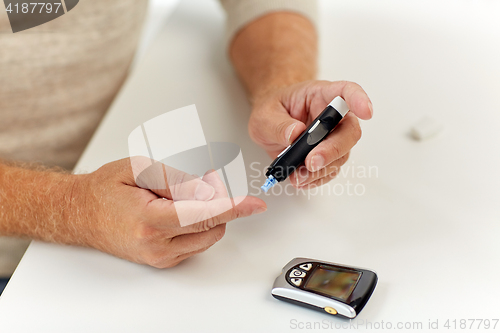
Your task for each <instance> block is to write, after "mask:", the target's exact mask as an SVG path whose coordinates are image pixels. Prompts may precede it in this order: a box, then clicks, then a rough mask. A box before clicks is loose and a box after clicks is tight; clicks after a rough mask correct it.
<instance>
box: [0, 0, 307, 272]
mask: <svg viewBox="0 0 500 333" xmlns="http://www.w3.org/2000/svg"><path fill="white" fill-rule="evenodd" d="M207 1H209V0H207ZM221 3H222V5H223V7H224V8H225V10H226V11H227V13H228V25H227V26H228V34H229V36H232V35H234V34H235V33H236V32H237V31H238V30H239V29H241V27H243V26H244V25H245V24H247V23H248V22H250V21H252V20H253V19H255V18H257V17H259V16H261V15H264V14H266V13H269V12H272V11H277V10H288V11H295V12H298V13H302V14H303V15H305V16H306V17H308V18H310V19H311V20H313V21H314V15H315V10H316V9H315V2H314V1H313V0H253V1H252V0H221ZM146 9H147V0H101V1H90V0H81V1H80V2H79V4H78V5H77V6H76V7H75V8H74V9H72V10H71V11H70V12H68V13H67V14H65V15H63V16H61V17H59V18H57V19H55V20H53V21H51V22H48V23H46V24H43V25H41V26H38V27H35V28H32V29H29V30H25V31H22V32H18V33H15V34H13V33H12V32H11V29H10V25H9V21H8V18H7V13H6V11H5V10H4V8H3V7H2V5H0V159H3V160H15V161H29V162H40V163H43V164H46V165H54V166H55V165H57V166H61V167H63V168H66V169H68V170H71V169H72V168H73V166H74V165H75V163H76V161H77V160H78V158H79V156H80V155H81V153H82V151H83V149H84V148H85V146H86V145H87V143H88V141H89V139H90V137H91V136H92V133H93V132H94V130H95V128H96V127H97V125H98V124H99V122H100V120H101V118H102V117H103V115H104V113H105V112H106V110H107V109H108V107H109V105H110V104H111V102H112V101H113V99H114V97H115V96H116V94H117V92H118V91H119V89H120V87H121V85H122V84H123V82H124V80H125V79H126V77H127V72H128V69H129V66H130V63H131V61H132V59H133V57H134V54H135V50H136V47H137V43H138V39H139V36H140V32H141V27H142V24H143V20H144V17H145V14H146ZM0 186H1V185H0ZM0 188H1V187H0ZM26 245H27V242H19V241H13V240H12V239H7V238H6V237H0V276H8V275H10V274H11V273H12V272H13V270H14V268H15V266H16V265H17V263H18V261H19V259H20V257H21V256H22V254H23V252H24V250H25V248H26Z"/></svg>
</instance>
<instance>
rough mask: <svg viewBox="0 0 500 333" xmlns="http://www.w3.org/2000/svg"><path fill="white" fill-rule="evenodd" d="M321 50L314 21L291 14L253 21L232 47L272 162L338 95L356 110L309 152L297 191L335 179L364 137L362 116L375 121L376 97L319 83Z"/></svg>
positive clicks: (253, 121)
mask: <svg viewBox="0 0 500 333" xmlns="http://www.w3.org/2000/svg"><path fill="white" fill-rule="evenodd" d="M317 49H318V48H317V34H316V29H315V27H314V25H313V24H312V22H310V21H309V20H308V19H307V18H305V17H304V16H301V15H299V14H296V13H293V12H288V11H283V12H272V13H269V14H267V15H264V16H262V17H259V18H257V19H256V20H254V21H252V22H251V23H250V24H248V25H247V26H245V27H244V28H243V29H241V30H240V31H239V32H238V34H236V36H235V37H234V38H233V40H232V42H231V45H230V49H229V53H230V56H231V60H232V61H233V64H234V67H235V69H236V71H237V72H238V74H239V76H240V78H241V80H242V81H243V83H244V84H245V87H246V89H247V91H248V94H249V97H250V100H251V101H252V104H253V111H252V115H251V117H250V122H249V124H248V128H249V132H250V136H251V137H252V139H253V140H254V141H255V142H257V143H258V144H259V145H260V146H261V147H263V148H264V149H265V150H266V152H267V153H268V154H269V156H270V157H271V158H273V159H274V158H275V157H276V156H277V155H278V154H279V153H280V152H281V151H282V150H283V149H285V147H287V146H288V145H289V144H290V143H292V142H293V141H294V140H295V139H296V138H297V137H298V136H299V135H300V134H301V133H302V132H303V131H304V130H305V129H306V127H307V126H308V125H309V124H310V123H311V121H312V120H314V119H315V118H316V117H317V116H318V115H319V114H320V112H321V111H323V110H324V108H325V107H326V106H327V105H328V103H330V102H331V101H332V100H333V98H335V97H336V96H341V97H342V98H344V100H345V101H346V103H347V105H348V106H349V108H350V110H351V112H349V113H347V115H346V116H345V117H344V119H343V120H342V122H341V123H340V124H339V125H338V126H337V128H336V129H335V131H334V132H332V133H330V135H329V136H328V137H327V138H326V139H325V140H324V141H323V142H321V143H320V144H319V145H318V146H317V147H316V148H314V149H313V150H312V151H311V152H310V153H309V155H308V156H307V158H306V160H305V167H301V168H300V167H299V169H298V170H297V171H296V172H295V173H293V174H292V175H291V176H290V181H291V182H292V184H293V185H294V186H296V187H306V188H307V187H310V186H318V185H321V184H324V183H326V182H328V181H329V180H331V179H332V178H333V177H334V176H335V175H336V174H337V173H338V171H339V168H340V166H342V165H343V164H344V163H345V162H346V161H347V158H348V157H349V151H350V150H351V148H352V147H353V146H354V145H355V144H356V142H357V141H358V140H359V138H360V137H361V130H360V127H359V123H358V119H357V117H359V118H361V119H369V118H371V116H372V113H373V108H372V104H371V102H370V99H369V98H368V96H367V95H366V93H365V92H364V90H363V89H362V88H361V87H360V86H358V85H357V84H355V83H352V82H346V81H340V82H328V81H313V79H314V77H315V72H316V67H317Z"/></svg>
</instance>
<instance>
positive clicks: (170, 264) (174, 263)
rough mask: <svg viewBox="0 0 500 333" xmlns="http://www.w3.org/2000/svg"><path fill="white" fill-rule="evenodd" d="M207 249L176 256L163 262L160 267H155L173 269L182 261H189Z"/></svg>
mask: <svg viewBox="0 0 500 333" xmlns="http://www.w3.org/2000/svg"><path fill="white" fill-rule="evenodd" d="M209 248H210V246H209V247H207V248H203V249H200V250H197V251H193V252H189V253H185V254H182V255H180V256H178V257H176V258H171V259H167V260H166V261H164V262H163V263H161V264H160V266H159V267H157V268H172V267H175V266H177V265H179V264H180V263H181V262H183V261H184V260H186V259H189V258H191V257H192V256H195V255H197V254H200V253H203V252H205V251H206V250H208V249H209Z"/></svg>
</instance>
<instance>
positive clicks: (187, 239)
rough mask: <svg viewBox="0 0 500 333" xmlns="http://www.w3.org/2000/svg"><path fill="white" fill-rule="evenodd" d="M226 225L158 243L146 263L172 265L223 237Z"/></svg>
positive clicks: (145, 259)
mask: <svg viewBox="0 0 500 333" xmlns="http://www.w3.org/2000/svg"><path fill="white" fill-rule="evenodd" d="M225 231H226V225H225V224H222V225H218V226H216V227H214V228H212V229H210V230H208V231H204V232H199V233H192V234H186V235H180V236H175V237H173V238H172V239H170V241H169V242H168V243H166V244H165V243H163V244H156V245H155V246H154V247H153V248H151V249H150V251H149V253H148V254H147V255H146V256H145V258H144V263H146V264H148V265H150V266H154V267H157V268H166V267H172V266H174V265H175V264H176V263H179V262H180V261H182V260H184V259H186V258H188V257H190V256H192V255H194V254H196V253H200V252H203V251H205V250H207V249H208V248H210V247H211V246H212V245H214V244H215V243H217V242H218V241H219V240H221V239H222V237H223V236H224V233H225Z"/></svg>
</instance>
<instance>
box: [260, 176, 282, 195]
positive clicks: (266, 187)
mask: <svg viewBox="0 0 500 333" xmlns="http://www.w3.org/2000/svg"><path fill="white" fill-rule="evenodd" d="M277 182H278V181H277V180H276V178H274V177H273V176H269V177H267V179H266V182H265V183H264V185H262V186H261V187H260V188H261V189H262V191H264V192H266V193H267V191H268V190H269V189H270V188H271V187H273V186H274V185H276V183H277Z"/></svg>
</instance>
